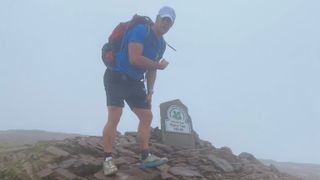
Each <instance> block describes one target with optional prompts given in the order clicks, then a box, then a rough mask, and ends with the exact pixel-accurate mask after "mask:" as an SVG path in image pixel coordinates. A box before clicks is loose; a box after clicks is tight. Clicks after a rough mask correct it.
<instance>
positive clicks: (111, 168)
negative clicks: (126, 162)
mask: <svg viewBox="0 0 320 180" xmlns="http://www.w3.org/2000/svg"><path fill="white" fill-rule="evenodd" d="M117 171H118V168H117V166H116V165H115V164H114V163H113V161H112V158H110V159H107V160H105V161H104V162H103V173H104V175H106V176H109V175H113V174H115V173H117Z"/></svg>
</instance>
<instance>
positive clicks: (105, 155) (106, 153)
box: [104, 152, 112, 161]
mask: <svg viewBox="0 0 320 180" xmlns="http://www.w3.org/2000/svg"><path fill="white" fill-rule="evenodd" d="M110 159H112V153H111V152H105V153H104V160H105V161H107V160H110Z"/></svg>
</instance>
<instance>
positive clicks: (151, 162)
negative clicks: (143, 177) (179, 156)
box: [141, 154, 168, 167]
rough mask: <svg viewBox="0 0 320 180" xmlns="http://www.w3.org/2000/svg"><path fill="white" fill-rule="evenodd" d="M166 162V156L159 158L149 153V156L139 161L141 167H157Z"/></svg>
mask: <svg viewBox="0 0 320 180" xmlns="http://www.w3.org/2000/svg"><path fill="white" fill-rule="evenodd" d="M167 162H168V158H159V157H157V156H155V155H153V154H149V156H148V157H147V158H146V159H145V160H143V161H142V162H141V167H157V166H161V165H163V164H165V163H167Z"/></svg>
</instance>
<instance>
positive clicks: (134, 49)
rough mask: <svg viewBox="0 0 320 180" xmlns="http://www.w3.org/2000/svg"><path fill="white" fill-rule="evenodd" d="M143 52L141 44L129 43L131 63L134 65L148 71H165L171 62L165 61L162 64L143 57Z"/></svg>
mask: <svg viewBox="0 0 320 180" xmlns="http://www.w3.org/2000/svg"><path fill="white" fill-rule="evenodd" d="M142 50H143V46H142V45H141V44H140V43H129V46H128V55H129V61H130V63H131V64H132V65H134V66H137V67H140V68H145V69H148V70H156V69H160V70H163V69H165V68H166V67H167V66H168V64H169V62H167V61H166V60H164V59H163V60H162V61H160V62H156V61H152V60H151V59H149V58H147V57H145V56H143V55H142Z"/></svg>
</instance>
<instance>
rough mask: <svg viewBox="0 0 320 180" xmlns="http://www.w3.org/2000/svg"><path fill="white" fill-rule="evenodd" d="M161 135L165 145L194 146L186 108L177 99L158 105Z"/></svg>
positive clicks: (190, 123)
mask: <svg viewBox="0 0 320 180" xmlns="http://www.w3.org/2000/svg"><path fill="white" fill-rule="evenodd" d="M160 116H161V135H162V140H163V143H164V144H166V145H177V146H182V147H187V148H192V147H194V146H195V137H194V133H193V128H192V122H191V118H190V116H189V114H188V109H187V107H186V106H185V105H184V104H182V102H181V101H180V100H178V99H176V100H173V101H168V102H165V103H162V104H160Z"/></svg>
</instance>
